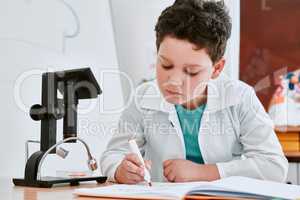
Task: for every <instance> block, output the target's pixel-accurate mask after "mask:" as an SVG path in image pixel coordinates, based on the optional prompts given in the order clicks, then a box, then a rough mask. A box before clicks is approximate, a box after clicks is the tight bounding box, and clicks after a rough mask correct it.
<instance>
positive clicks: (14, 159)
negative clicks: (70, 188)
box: [0, 0, 123, 177]
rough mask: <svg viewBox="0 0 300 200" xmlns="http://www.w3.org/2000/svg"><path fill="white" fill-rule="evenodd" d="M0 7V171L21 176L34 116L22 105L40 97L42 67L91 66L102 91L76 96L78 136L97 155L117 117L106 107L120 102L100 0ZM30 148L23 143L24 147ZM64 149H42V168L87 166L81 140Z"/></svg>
mask: <svg viewBox="0 0 300 200" xmlns="http://www.w3.org/2000/svg"><path fill="white" fill-rule="evenodd" d="M0 13H1V14H0V15H1V17H0V24H1V28H0V81H1V84H0V88H1V98H0V112H1V114H0V127H1V133H0V135H1V139H0V160H1V164H0V176H7V177H21V176H23V173H24V165H25V141H26V140H28V139H34V140H39V137H40V135H39V134H40V122H36V121H33V120H31V118H30V117H29V114H28V111H29V108H30V106H31V105H33V104H36V103H40V98H41V97H40V95H41V73H42V72H45V71H47V70H49V71H55V70H63V69H70V68H79V67H85V66H89V67H91V68H92V70H93V72H94V74H95V76H96V78H97V80H98V82H99V83H100V85H101V87H102V89H103V95H102V96H101V98H98V100H96V101H95V100H93V101H89V100H88V101H84V102H81V103H80V105H79V107H80V108H79V112H80V113H81V114H80V115H79V122H78V126H79V127H78V132H79V134H78V136H80V137H82V138H84V139H85V140H86V141H87V142H88V143H89V144H90V147H91V149H92V152H93V153H94V155H95V156H96V158H99V156H100V155H101V153H102V151H103V149H104V148H105V144H106V142H107V140H108V139H107V138H109V137H110V135H111V133H110V132H111V127H113V126H115V124H116V122H117V120H118V117H119V115H118V113H116V114H109V113H108V112H111V110H113V109H115V108H116V107H120V106H121V105H122V104H123V97H122V91H121V87H120V80H119V76H118V75H117V74H116V73H115V72H116V71H117V70H118V65H117V58H116V51H115V44H114V38H113V31H112V25H111V18H110V9H109V2H108V0H85V1H82V0H57V1H53V0H21V1H20V0H2V1H1V2H0ZM61 139H62V123H61V122H59V125H58V134H57V140H61ZM38 148H39V146H38V145H31V146H30V152H31V153H32V152H33V151H35V150H37V149H38ZM65 148H66V149H68V150H71V151H70V155H69V157H68V158H67V160H65V161H64V160H62V159H60V158H57V157H53V156H50V157H49V159H47V160H46V162H45V165H44V167H43V169H44V170H43V175H55V174H56V170H67V169H69V170H87V167H86V159H87V156H86V153H85V150H84V149H83V148H82V145H81V144H70V145H69V144H68V145H65Z"/></svg>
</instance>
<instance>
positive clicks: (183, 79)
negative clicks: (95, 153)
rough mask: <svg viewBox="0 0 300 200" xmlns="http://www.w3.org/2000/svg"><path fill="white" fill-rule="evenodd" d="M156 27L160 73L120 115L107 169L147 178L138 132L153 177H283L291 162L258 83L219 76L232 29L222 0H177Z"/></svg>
mask: <svg viewBox="0 0 300 200" xmlns="http://www.w3.org/2000/svg"><path fill="white" fill-rule="evenodd" d="M155 30H156V37H157V42H156V43H157V51H158V59H157V66H156V71H157V80H156V81H155V82H152V83H148V84H145V85H142V86H141V87H139V90H138V92H137V93H136V96H135V101H134V102H133V103H132V104H131V106H130V107H129V108H128V109H126V110H125V111H124V113H123V114H122V116H121V119H120V122H119V129H118V131H117V133H115V134H114V135H113V137H112V139H111V141H110V142H109V144H108V147H107V150H106V151H105V152H104V153H103V156H102V158H101V161H100V165H101V167H102V171H103V173H104V175H106V176H108V178H109V180H111V181H116V182H118V183H127V184H135V183H139V182H142V181H144V178H143V176H144V168H143V166H142V164H141V162H140V161H139V159H138V158H137V155H135V154H132V153H130V151H129V146H128V140H129V139H132V138H134V139H135V140H136V141H137V143H138V145H139V148H140V150H141V152H142V153H143V156H144V159H145V162H146V167H147V168H148V169H149V170H150V174H151V178H152V180H153V181H170V182H186V181H212V180H217V179H220V178H224V177H228V176H247V177H252V178H258V179H264V180H273V181H280V182H283V181H285V179H286V176H287V169H288V162H287V160H286V158H285V157H284V155H283V152H282V149H281V146H280V144H279V142H278V139H277V138H276V135H275V133H274V131H273V127H272V122H271V121H270V119H269V117H268V115H267V114H266V113H265V111H264V108H263V107H262V105H261V103H260V102H259V100H258V98H257V97H256V95H255V92H254V90H253V89H252V88H251V87H250V86H248V85H246V84H245V83H242V82H240V81H232V80H229V79H227V78H226V77H225V76H224V75H220V74H221V72H222V71H223V68H224V64H225V59H224V58H223V55H224V51H225V48H226V43H227V40H228V38H229V37H230V33H231V19H230V17H229V15H228V11H227V10H226V8H225V6H224V3H223V2H216V1H212V0H210V1H204V0H181V1H179V0H177V1H176V2H175V3H174V5H172V6H170V7H168V8H167V9H165V10H164V11H163V12H162V14H161V16H160V17H159V19H158V22H157V25H156V27H155ZM151 163H152V164H151ZM150 166H151V167H150Z"/></svg>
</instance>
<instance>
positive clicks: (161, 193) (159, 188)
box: [74, 182, 206, 199]
mask: <svg viewBox="0 0 300 200" xmlns="http://www.w3.org/2000/svg"><path fill="white" fill-rule="evenodd" d="M203 184H206V182H190V183H153V186H152V187H149V186H148V185H126V184H115V185H110V186H104V187H98V188H91V189H88V188H82V189H76V190H75V191H74V194H76V195H80V196H94V197H114V198H121V197H123V198H124V197H126V198H141V199H149V198H151V199H153V198H154V199H162V198H163V199H182V198H183V197H184V196H185V194H186V193H187V192H188V191H189V190H191V189H192V188H194V187H196V186H198V187H199V186H200V185H203Z"/></svg>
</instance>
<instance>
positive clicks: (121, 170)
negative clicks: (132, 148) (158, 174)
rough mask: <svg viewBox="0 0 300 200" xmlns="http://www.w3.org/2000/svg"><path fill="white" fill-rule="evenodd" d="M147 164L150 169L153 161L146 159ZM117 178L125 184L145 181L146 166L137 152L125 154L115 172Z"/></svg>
mask: <svg viewBox="0 0 300 200" xmlns="http://www.w3.org/2000/svg"><path fill="white" fill-rule="evenodd" d="M145 165H146V168H147V169H148V170H150V168H151V161H149V160H145ZM115 180H116V181H117V182H118V183H124V184H136V183H139V182H143V181H144V168H143V166H142V163H141V162H140V160H139V158H138V156H137V155H136V154H134V153H131V154H127V155H126V156H125V158H124V159H123V161H122V162H121V164H120V165H119V166H118V168H117V170H116V172H115Z"/></svg>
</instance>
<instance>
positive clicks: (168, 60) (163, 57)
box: [159, 55, 171, 62]
mask: <svg viewBox="0 0 300 200" xmlns="http://www.w3.org/2000/svg"><path fill="white" fill-rule="evenodd" d="M159 57H161V58H162V59H164V60H165V61H167V62H171V60H170V59H168V58H166V57H165V56H163V55H159Z"/></svg>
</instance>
